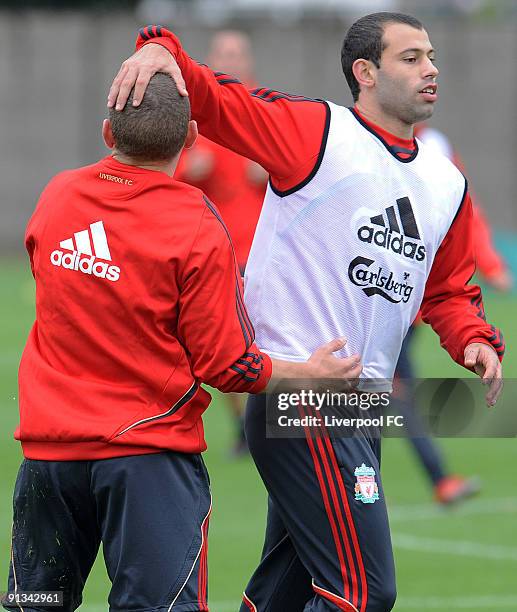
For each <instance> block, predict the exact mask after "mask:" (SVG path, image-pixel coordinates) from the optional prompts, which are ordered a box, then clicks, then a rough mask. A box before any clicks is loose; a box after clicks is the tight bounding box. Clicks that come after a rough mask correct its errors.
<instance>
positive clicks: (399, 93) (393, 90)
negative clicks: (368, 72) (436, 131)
mask: <svg viewBox="0 0 517 612" xmlns="http://www.w3.org/2000/svg"><path fill="white" fill-rule="evenodd" d="M416 95H417V94H411V93H409V92H408V91H406V89H405V88H404V84H403V83H401V82H399V81H395V80H388V79H384V78H380V79H379V90H378V103H379V106H380V108H381V109H382V111H383V112H384V113H386V114H387V115H389V116H391V117H395V118H396V119H398V120H399V121H401V122H402V123H405V124H406V125H415V123H420V122H422V121H426V120H427V119H429V118H430V117H431V115H432V114H433V112H434V104H432V103H430V102H420V103H419V102H417V101H416V99H415V97H416ZM411 98H413V101H412V100H411Z"/></svg>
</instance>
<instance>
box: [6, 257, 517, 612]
mask: <svg viewBox="0 0 517 612" xmlns="http://www.w3.org/2000/svg"><path fill="white" fill-rule="evenodd" d="M0 297H1V300H0V320H1V326H0V426H1V444H0V466H1V470H2V477H1V481H0V497H1V503H0V560H1V562H0V590H2V589H3V588H5V587H4V585H5V584H6V574H7V567H8V559H9V540H10V522H11V492H12V487H13V483H14V479H15V475H16V471H17V468H18V465H19V462H20V452H19V448H18V445H17V444H16V443H15V442H14V441H13V440H12V431H13V430H14V427H15V424H16V422H17V403H16V394H17V388H16V370H17V364H18V360H19V356H20V352H21V349H22V347H23V344H24V342H25V338H26V335H27V332H28V329H29V327H30V325H31V323H32V317H33V306H32V302H33V288H32V281H31V277H30V276H29V273H28V271H27V265H26V263H25V261H15V260H0ZM485 305H486V308H487V312H488V315H489V318H490V320H491V321H492V322H494V323H495V324H497V325H500V326H501V328H502V329H503V331H504V333H505V337H506V340H507V345H508V346H509V348H508V351H507V357H506V361H505V373H506V376H507V377H509V378H514V379H515V378H517V350H515V349H514V350H512V347H515V346H516V345H517V322H516V319H515V316H516V313H517V296H516V295H513V296H507V297H501V296H496V295H495V294H493V293H487V294H486V297H485ZM415 349H416V350H415V359H416V362H417V364H418V370H419V373H420V375H421V376H454V375H461V369H459V368H456V366H454V364H452V362H451V361H450V359H449V357H448V356H447V355H446V354H445V353H444V351H443V350H442V349H441V348H440V347H439V345H438V342H437V339H436V338H435V336H434V335H433V333H432V332H431V330H429V329H427V328H426V329H423V330H422V331H421V333H420V334H419V337H418V338H417V344H416V347H415ZM206 429H207V438H208V444H209V449H210V450H209V452H207V453H206V455H205V459H206V462H207V464H208V467H209V470H210V473H211V478H212V488H213V498H214V506H213V515H212V517H213V518H212V521H211V525H210V547H209V551H210V553H209V554H210V590H209V593H210V601H211V609H212V610H213V611H214V612H226V611H231V610H236V609H237V607H238V602H239V599H240V594H241V592H242V589H243V588H244V586H245V584H246V581H247V579H248V578H249V576H250V574H251V571H252V569H253V568H254V566H255V564H256V562H257V560H258V557H259V553H260V548H261V544H262V536H263V526H264V518H265V502H266V498H265V492H264V489H263V487H262V484H261V482H260V480H259V478H258V476H257V473H256V472H255V469H254V467H253V464H252V462H251V460H249V459H244V460H239V461H232V460H229V459H228V448H229V445H230V440H231V435H232V431H231V424H230V422H229V418H228V416H227V412H226V410H225V409H224V406H223V402H222V401H221V398H220V397H219V396H217V397H214V402H213V404H212V406H211V407H210V409H209V410H208V413H207V417H206ZM440 444H441V446H442V447H443V449H444V451H445V453H446V455H447V460H448V463H449V465H450V467H451V470H452V471H454V472H459V473H464V474H477V475H478V476H479V477H480V478H481V480H482V483H483V490H482V494H481V496H480V497H479V498H477V499H476V500H472V501H471V502H469V503H466V504H464V505H463V506H461V507H459V508H458V509H456V510H455V511H449V512H445V511H441V510H440V509H438V508H436V507H435V506H434V505H433V503H432V497H431V491H430V489H429V487H428V486H427V483H426V482H425V480H424V477H423V474H422V473H421V470H420V468H419V466H417V465H416V464H415V461H414V460H413V457H412V455H411V451H410V449H409V446H408V444H407V443H406V442H405V441H404V440H400V439H389V440H386V441H385V444H384V448H383V479H384V486H385V489H386V494H387V498H388V504H389V511H390V520H391V525H392V532H393V540H394V547H395V556H396V563H397V578H398V592H399V599H398V602H397V605H396V607H395V610H400V611H404V610H410V611H413V612H418V611H420V610H445V611H447V612H449V611H452V610H464V611H472V612H477V611H479V610H489V611H492V610H494V611H501V612H511V611H515V610H517V582H516V580H515V576H516V575H517V468H516V466H517V443H516V441H515V440H514V439H483V440H482V439H463V440H440ZM108 589H109V585H108V582H107V580H106V578H105V573H104V567H103V563H102V560H99V559H98V560H97V564H96V566H95V568H94V571H93V572H92V574H91V576H90V579H89V581H88V584H87V588H86V592H85V597H84V604H83V605H82V606H81V608H80V610H81V611H82V612H101V611H105V610H107V605H106V604H105V603H104V602H105V601H106V596H107V592H108Z"/></svg>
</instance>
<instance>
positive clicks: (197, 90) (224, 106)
mask: <svg viewBox="0 0 517 612" xmlns="http://www.w3.org/2000/svg"><path fill="white" fill-rule="evenodd" d="M136 47H137V51H136V53H135V54H134V55H133V56H131V57H130V58H129V59H127V60H126V61H125V62H124V63H123V64H122V66H121V68H120V70H119V73H118V74H117V76H116V78H115V80H114V82H113V85H112V87H111V90H110V93H109V97H108V105H109V106H114V105H115V106H116V108H117V109H122V108H123V107H124V105H125V103H126V101H127V98H128V96H129V93H130V91H131V89H132V88H133V87H135V93H134V96H133V99H134V103H135V104H136V105H138V104H139V103H140V102H141V100H142V98H143V95H144V92H145V88H146V87H147V84H148V82H149V79H150V78H151V76H152V75H153V74H155V73H156V72H166V73H167V74H170V75H171V76H172V77H173V78H174V79H175V81H176V83H177V84H178V87H179V88H180V89H182V90H185V86H186V91H188V93H189V96H190V101H191V108H192V118H193V119H195V120H196V121H197V123H198V126H199V130H200V132H201V134H203V135H204V136H206V137H207V138H209V139H210V140H213V141H214V142H217V143H218V144H220V145H222V146H224V147H227V148H228V149H232V150H233V151H235V152H236V153H239V154H240V155H243V156H244V157H247V158H249V159H253V160H254V161H256V162H257V163H259V164H260V165H261V166H262V167H263V168H265V169H266V170H267V171H268V173H269V174H270V175H271V179H272V183H273V185H274V187H275V188H276V189H277V190H279V191H281V192H284V191H288V190H290V189H293V188H296V187H297V186H298V185H299V184H300V183H302V182H303V181H304V180H305V179H306V178H308V177H309V176H310V175H311V173H312V172H313V170H314V169H315V168H316V167H317V165H318V163H319V160H320V153H321V152H322V149H323V145H324V142H325V139H326V133H327V128H328V123H329V121H330V110H329V108H328V105H327V104H326V103H325V102H323V101H321V100H311V99H309V98H304V97H302V96H291V95H289V94H285V93H283V92H279V91H274V90H273V89H267V88H265V87H262V88H258V89H254V90H248V89H247V88H246V87H245V86H244V85H243V84H242V83H241V82H240V81H239V80H238V79H235V78H233V77H232V76H230V75H227V74H223V73H220V72H213V71H212V70H211V69H210V68H208V67H207V66H205V65H203V64H198V63H197V62H196V61H194V60H193V59H192V58H190V57H189V56H188V54H187V53H186V52H185V50H184V49H183V47H182V45H181V43H180V41H179V39H178V38H177V37H176V36H175V35H174V34H173V33H172V32H169V31H168V30H166V29H165V28H161V27H160V26H148V27H147V28H142V29H141V30H140V34H139V36H138V39H137V45H136Z"/></svg>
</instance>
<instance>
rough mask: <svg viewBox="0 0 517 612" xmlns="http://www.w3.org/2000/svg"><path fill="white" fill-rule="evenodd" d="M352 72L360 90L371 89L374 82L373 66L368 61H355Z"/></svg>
mask: <svg viewBox="0 0 517 612" xmlns="http://www.w3.org/2000/svg"><path fill="white" fill-rule="evenodd" d="M352 72H353V74H354V76H355V78H356V81H357V82H358V83H359V87H360V88H361V89H371V88H372V87H373V86H374V85H375V82H376V78H375V70H374V65H373V64H372V62H370V61H369V60H365V59H356V60H355V62H354V63H353V64H352Z"/></svg>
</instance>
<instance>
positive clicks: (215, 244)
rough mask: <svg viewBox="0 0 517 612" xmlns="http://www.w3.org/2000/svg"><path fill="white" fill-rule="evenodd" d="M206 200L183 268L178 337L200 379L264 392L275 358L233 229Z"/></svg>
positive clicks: (227, 388) (226, 388) (238, 389)
mask: <svg viewBox="0 0 517 612" xmlns="http://www.w3.org/2000/svg"><path fill="white" fill-rule="evenodd" d="M204 201H205V204H206V209H205V211H204V212H203V216H202V219H201V223H200V226H199V229H198V233H197V236H196V238H195V241H194V244H193V247H192V250H191V252H190V254H189V257H188V260H187V262H186V265H185V267H184V270H183V272H182V274H181V282H180V284H181V289H180V299H179V319H178V338H179V340H180V342H181V343H182V344H183V346H184V347H185V349H186V351H187V353H188V355H189V359H190V363H191V367H192V373H193V374H194V376H195V377H196V378H197V379H198V380H200V381H201V382H205V383H207V384H208V385H210V386H212V387H215V388H217V389H220V390H221V391H224V392H225V393H228V392H230V391H236V392H248V393H259V392H260V391H262V390H263V389H264V388H265V387H266V385H267V383H268V381H269V379H270V378H271V370H272V365H271V359H270V358H269V357H268V356H267V355H266V354H264V353H261V352H260V350H259V349H258V348H257V346H256V345H255V333H254V330H253V326H252V325H251V322H250V320H249V317H248V313H247V312H246V308H245V306H244V301H243V297H242V284H241V279H240V276H239V274H238V273H237V266H236V263H235V255H234V253H233V247H232V244H231V241H230V237H229V234H228V230H227V229H226V227H225V225H224V223H223V221H222V219H221V217H220V215H219V212H218V211H217V209H216V208H215V206H214V205H213V204H212V203H211V202H210V201H209V200H208V199H207V198H206V197H205V196H204Z"/></svg>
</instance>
